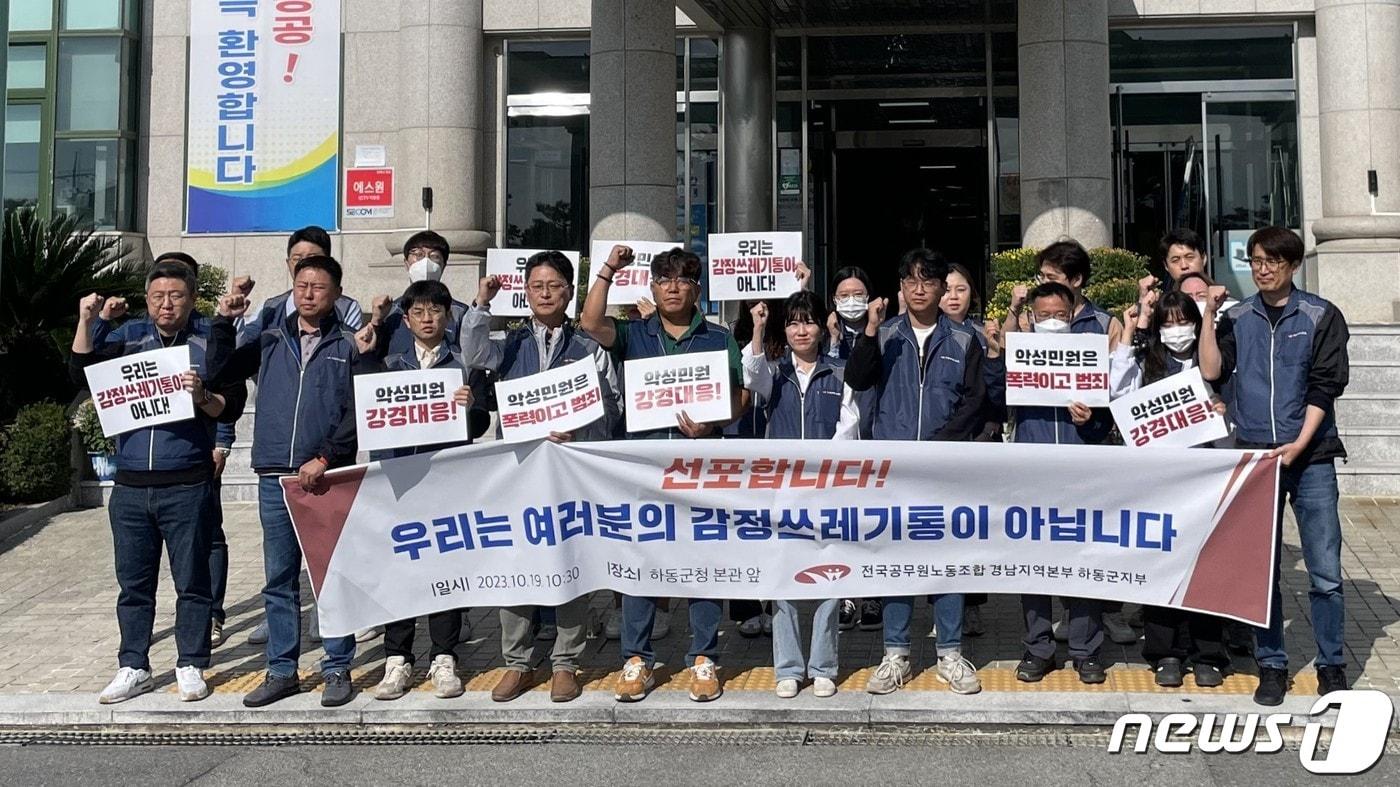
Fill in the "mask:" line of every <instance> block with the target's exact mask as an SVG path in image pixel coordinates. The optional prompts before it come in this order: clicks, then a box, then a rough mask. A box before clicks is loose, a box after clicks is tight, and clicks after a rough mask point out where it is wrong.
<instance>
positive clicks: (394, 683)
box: [371, 656, 413, 700]
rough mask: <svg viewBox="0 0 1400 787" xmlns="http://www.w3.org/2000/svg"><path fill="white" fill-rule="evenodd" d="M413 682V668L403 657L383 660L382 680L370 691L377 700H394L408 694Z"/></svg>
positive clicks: (391, 657)
mask: <svg viewBox="0 0 1400 787" xmlns="http://www.w3.org/2000/svg"><path fill="white" fill-rule="evenodd" d="M412 680H413V666H412V665H411V664H409V663H408V660H407V659H405V658H404V657H403V656H390V657H389V658H387V659H385V660H384V679H383V680H381V681H379V684H378V685H377V686H375V687H374V689H373V690H371V693H372V694H374V698H375V699H377V700H396V699H398V698H399V697H402V696H403V695H405V694H407V693H408V687H409V683H410V682H411V681H412Z"/></svg>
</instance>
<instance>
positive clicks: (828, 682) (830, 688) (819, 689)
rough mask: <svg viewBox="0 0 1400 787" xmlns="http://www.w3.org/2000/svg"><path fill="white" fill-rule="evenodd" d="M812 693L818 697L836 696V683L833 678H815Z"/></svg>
mask: <svg viewBox="0 0 1400 787" xmlns="http://www.w3.org/2000/svg"><path fill="white" fill-rule="evenodd" d="M812 693H813V694H815V695H817V696H818V697H834V696H836V681H834V680H832V679H831V678H813V679H812Z"/></svg>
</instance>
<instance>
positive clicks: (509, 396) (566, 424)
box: [496, 358, 604, 443]
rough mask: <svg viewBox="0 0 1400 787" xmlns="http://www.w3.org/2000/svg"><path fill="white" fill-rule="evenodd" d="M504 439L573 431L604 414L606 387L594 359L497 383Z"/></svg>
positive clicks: (517, 440)
mask: <svg viewBox="0 0 1400 787" xmlns="http://www.w3.org/2000/svg"><path fill="white" fill-rule="evenodd" d="M496 409H497V411H498V412H499V413H500V415H501V439H502V440H505V441H506V442H507V443H521V442H525V441H526V440H537V439H539V438H541V437H548V436H549V433H550V432H570V431H573V430H575V429H578V428H580V427H584V426H587V425H588V424H591V423H593V422H594V421H596V420H598V419H599V418H602V417H603V414H604V408H603V388H602V385H601V384H600V382H599V380H598V367H597V366H594V365H593V359H592V358H583V359H581V360H578V361H574V362H573V363H570V364H565V365H564V366H560V367H559V368H557V369H549V370H546V371H543V372H540V373H539V374H532V375H530V376H529V377H520V378H517V379H514V380H500V381H499V382H497V383H496Z"/></svg>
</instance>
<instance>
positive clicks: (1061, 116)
mask: <svg viewBox="0 0 1400 787" xmlns="http://www.w3.org/2000/svg"><path fill="white" fill-rule="evenodd" d="M1017 6H1018V9H1019V10H1018V16H1017V38H1018V44H1017V60H1018V63H1017V67H1018V70H1019V72H1020V90H1019V94H1020V115H1021V132H1020V137H1021V233H1022V242H1023V243H1024V244H1025V245H1027V246H1045V245H1048V244H1050V243H1053V242H1055V241H1056V240H1058V239H1060V238H1061V237H1062V236H1068V237H1071V238H1074V239H1075V240H1077V241H1079V242H1080V243H1083V244H1084V245H1085V246H1088V247H1090V248H1093V247H1095V246H1108V245H1110V244H1111V243H1112V242H1113V231H1112V223H1111V220H1110V213H1111V211H1112V208H1113V173H1112V147H1111V144H1110V134H1111V128H1110V123H1109V115H1108V2H1107V0H1035V2H1027V1H1025V0H1023V2H1021V3H1018V4H1017Z"/></svg>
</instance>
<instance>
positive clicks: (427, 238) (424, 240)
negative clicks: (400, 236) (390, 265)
mask: <svg viewBox="0 0 1400 787" xmlns="http://www.w3.org/2000/svg"><path fill="white" fill-rule="evenodd" d="M420 246H421V247H423V248H427V249H431V250H433V251H435V252H437V253H439V254H441V255H442V261H443V262H447V257H448V255H449V254H450V253H451V252H452V248H451V247H450V246H448V245H447V238H444V237H442V236H441V235H439V234H437V233H436V232H433V231H432V230H422V231H420V232H415V233H413V234H412V235H410V236H408V240H406V241H404V242H403V256H404V257H407V256H408V253H409V252H410V251H413V250H414V249H416V248H419V247H420Z"/></svg>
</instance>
